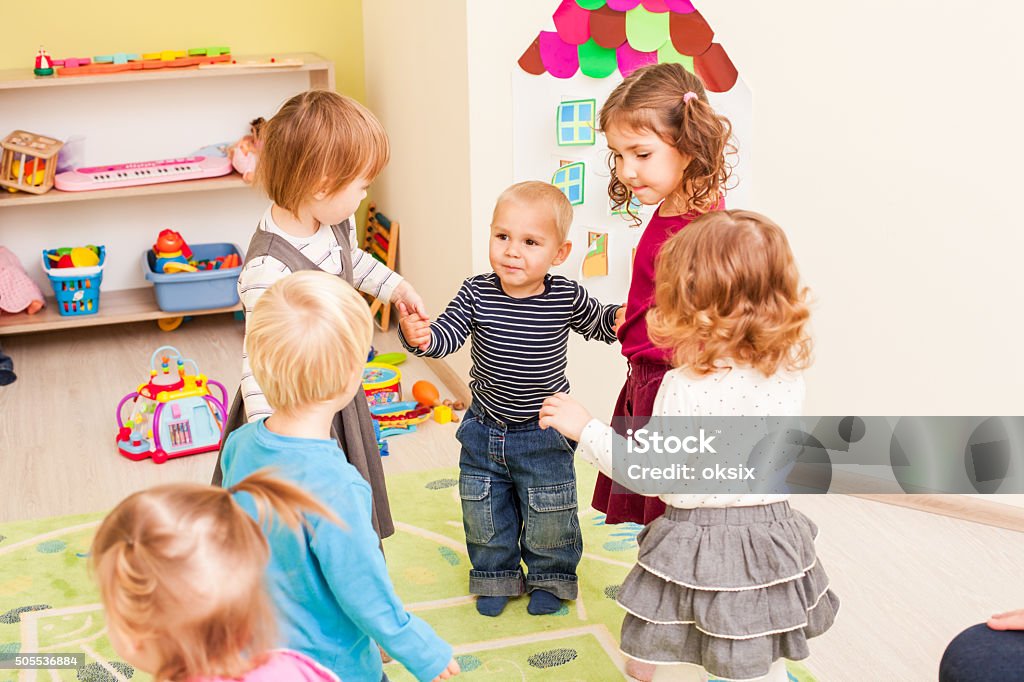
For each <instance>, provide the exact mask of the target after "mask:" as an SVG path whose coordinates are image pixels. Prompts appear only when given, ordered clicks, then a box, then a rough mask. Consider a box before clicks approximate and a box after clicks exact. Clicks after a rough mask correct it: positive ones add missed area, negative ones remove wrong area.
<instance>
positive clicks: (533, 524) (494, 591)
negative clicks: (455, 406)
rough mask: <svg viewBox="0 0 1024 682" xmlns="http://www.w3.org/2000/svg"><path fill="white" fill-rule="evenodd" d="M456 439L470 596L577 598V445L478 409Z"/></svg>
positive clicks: (471, 412) (579, 547) (580, 546)
mask: <svg viewBox="0 0 1024 682" xmlns="http://www.w3.org/2000/svg"><path fill="white" fill-rule="evenodd" d="M455 437H456V438H458V439H459V442H460V443H462V455H461V457H460V459H459V469H460V473H459V495H460V497H461V498H462V523H463V526H464V527H465V529H466V545H467V547H468V549H469V560H470V562H471V563H472V564H473V568H472V570H470V572H469V591H470V593H472V594H479V595H484V596H493V597H498V596H509V597H514V596H518V595H520V594H522V593H523V592H524V591H529V592H532V591H533V590H537V589H540V590H546V591H548V592H550V593H552V594H553V595H555V596H556V597H558V598H559V599H575V598H576V596H577V593H578V584H577V579H576V566H578V565H579V563H580V557H581V556H582V555H583V535H582V534H581V533H580V521H579V517H578V515H577V510H578V508H577V504H576V471H575V469H574V468H573V452H574V451H575V449H576V448H575V443H571V442H570V441H568V440H566V439H565V438H564V437H563V436H562V435H561V434H560V433H558V431H556V430H554V429H541V428H540V426H539V425H538V423H537V420H536V419H533V420H531V421H529V422H525V423H511V424H505V423H504V422H502V421H499V420H496V419H492V418H490V417H488V416H486V415H485V414H484V412H483V410H481V409H479V408H478V407H477V406H476V405H473V406H471V407H470V409H469V410H468V411H467V412H466V416H465V418H464V419H463V421H462V424H461V425H460V426H459V430H458V432H457V433H456V436H455ZM520 561H523V562H525V563H526V568H527V571H528V573H527V575H526V577H525V578H524V576H523V570H522V568H521V567H520Z"/></svg>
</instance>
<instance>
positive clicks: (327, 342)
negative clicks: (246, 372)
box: [245, 270, 373, 414]
mask: <svg viewBox="0 0 1024 682" xmlns="http://www.w3.org/2000/svg"><path fill="white" fill-rule="evenodd" d="M372 336H373V322H372V320H371V319H370V311H369V308H368V307H367V305H366V301H364V300H363V299H362V298H361V297H360V296H359V294H358V293H356V290H355V289H353V288H352V287H351V286H350V285H349V284H348V283H347V282H345V281H344V280H342V279H341V278H340V277H338V276H337V275H331V274H328V273H326V272H323V271H320V270H303V271H300V272H295V273H292V274H290V275H287V276H286V277H284V278H282V279H280V280H278V281H277V282H275V283H274V284H273V285H272V286H271V287H270V288H269V289H267V291H266V292H265V293H264V294H263V295H262V296H260V299H259V301H257V302H256V307H255V308H254V309H253V312H252V315H251V317H250V318H249V320H248V321H247V322H246V336H245V348H246V352H247V353H248V355H249V365H250V367H251V368H252V374H253V377H254V378H255V379H256V382H257V383H258V384H259V385H260V388H262V389H263V394H264V395H265V396H266V398H267V402H269V403H270V406H271V407H273V408H274V409H275V410H277V411H280V412H282V413H285V414H295V413H296V412H297V411H299V410H301V409H302V408H303V407H305V406H307V405H311V404H314V403H321V402H324V401H326V400H330V399H331V398H334V397H335V396H337V395H338V394H340V393H341V392H343V391H344V390H345V388H346V385H347V383H348V380H349V378H350V377H351V376H352V372H353V371H355V369H356V368H357V367H362V365H363V363H364V362H365V361H366V356H367V354H368V353H369V350H370V341H371V339H372Z"/></svg>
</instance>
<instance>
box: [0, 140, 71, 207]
mask: <svg viewBox="0 0 1024 682" xmlns="http://www.w3.org/2000/svg"><path fill="white" fill-rule="evenodd" d="M63 146H64V143H63V142H61V141H60V140H55V139H53V138H52V137H46V136H44V135H38V134H36V133H29V132H26V131H24V130H15V131H14V132H13V133H11V134H10V135H8V136H7V137H5V138H4V139H3V141H2V142H0V148H2V154H3V155H2V156H0V185H3V186H4V187H6V188H7V190H8V191H10V192H16V191H18V190H21V191H23V192H29V193H31V194H43V193H45V192H48V191H49V190H50V188H51V187H53V184H54V181H55V175H54V173H55V172H56V169H57V154H58V153H59V152H60V148H61V147H63Z"/></svg>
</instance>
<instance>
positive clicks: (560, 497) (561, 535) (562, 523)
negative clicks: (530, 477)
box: [526, 481, 579, 549]
mask: <svg viewBox="0 0 1024 682" xmlns="http://www.w3.org/2000/svg"><path fill="white" fill-rule="evenodd" d="M529 506H530V509H529V511H528V512H527V519H526V544H527V545H528V546H529V547H534V548H536V549H552V548H554V547H565V546H566V545H571V544H573V543H574V542H576V537H577V535H578V533H579V531H578V529H579V518H578V517H577V509H578V507H577V504H576V481H569V482H568V483H559V484H558V485H545V486H537V487H533V488H530V489H529Z"/></svg>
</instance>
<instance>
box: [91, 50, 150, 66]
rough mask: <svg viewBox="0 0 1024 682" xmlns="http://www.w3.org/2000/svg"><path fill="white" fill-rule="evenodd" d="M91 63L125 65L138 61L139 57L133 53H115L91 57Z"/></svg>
mask: <svg viewBox="0 0 1024 682" xmlns="http://www.w3.org/2000/svg"><path fill="white" fill-rule="evenodd" d="M92 61H93V62H94V63H96V64H127V63H128V62H137V61H139V55H138V54H137V53H134V52H115V53H114V54H103V55H100V56H98V57H93V58H92Z"/></svg>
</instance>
